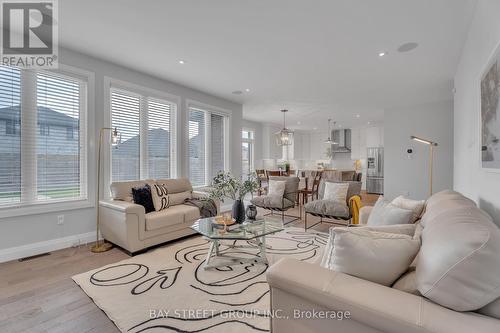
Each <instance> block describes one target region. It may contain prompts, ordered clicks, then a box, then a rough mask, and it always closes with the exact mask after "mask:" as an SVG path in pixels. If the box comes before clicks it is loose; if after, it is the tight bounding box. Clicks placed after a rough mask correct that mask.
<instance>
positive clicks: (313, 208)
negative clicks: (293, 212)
mask: <svg viewBox="0 0 500 333" xmlns="http://www.w3.org/2000/svg"><path fill="white" fill-rule="evenodd" d="M304 209H305V211H306V212H307V213H313V214H319V215H325V216H337V217H345V218H349V216H350V214H349V207H347V205H346V204H345V201H332V200H314V201H311V202H308V203H306V204H305V205H304Z"/></svg>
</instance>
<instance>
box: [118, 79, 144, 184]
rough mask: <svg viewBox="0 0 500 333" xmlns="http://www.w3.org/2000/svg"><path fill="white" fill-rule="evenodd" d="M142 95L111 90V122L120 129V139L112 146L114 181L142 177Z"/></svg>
mask: <svg viewBox="0 0 500 333" xmlns="http://www.w3.org/2000/svg"><path fill="white" fill-rule="evenodd" d="M140 112H141V109H140V96H138V95H134V94H132V93H128V92H125V91H121V90H116V89H113V90H112V91H111V123H112V126H111V127H113V128H115V127H116V128H117V129H119V131H120V132H119V133H120V141H121V142H119V143H118V144H117V145H115V146H114V147H113V148H112V153H111V156H112V178H113V181H121V180H137V179H140V178H141V176H140V165H139V163H140V155H139V149H140V132H139V122H140V121H139V114H140Z"/></svg>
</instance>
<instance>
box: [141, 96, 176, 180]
mask: <svg viewBox="0 0 500 333" xmlns="http://www.w3.org/2000/svg"><path fill="white" fill-rule="evenodd" d="M147 107H148V121H147V123H148V146H147V150H148V169H149V173H148V177H149V178H155V179H159V178H170V177H171V172H170V171H171V170H170V169H171V157H172V156H171V153H172V141H173V140H172V138H173V137H174V136H173V135H172V126H171V125H172V124H171V119H170V118H171V113H172V105H171V104H170V103H168V102H165V101H161V100H158V99H154V98H148V100H147Z"/></svg>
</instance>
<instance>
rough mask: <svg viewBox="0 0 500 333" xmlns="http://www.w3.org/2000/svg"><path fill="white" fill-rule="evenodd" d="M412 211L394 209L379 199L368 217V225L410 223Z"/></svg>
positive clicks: (382, 199) (391, 205) (388, 203)
mask: <svg viewBox="0 0 500 333" xmlns="http://www.w3.org/2000/svg"><path fill="white" fill-rule="evenodd" d="M412 217H413V211H412V210H409V209H404V208H400V207H396V206H394V205H393V204H391V203H390V202H388V201H386V200H384V198H383V197H380V198H379V199H378V200H377V202H376V203H375V206H373V209H372V212H371V213H370V216H369V217H368V222H367V224H368V225H390V224H408V223H412Z"/></svg>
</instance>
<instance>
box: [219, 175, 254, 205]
mask: <svg viewBox="0 0 500 333" xmlns="http://www.w3.org/2000/svg"><path fill="white" fill-rule="evenodd" d="M258 188H259V184H258V182H257V175H256V174H251V175H249V176H248V179H247V180H244V181H242V180H240V179H238V178H236V177H234V176H233V175H232V174H231V173H230V172H223V171H219V173H217V175H216V176H215V177H214V179H213V180H212V185H211V189H210V198H211V199H217V200H220V201H222V202H224V199H225V198H229V199H232V200H238V199H243V198H244V197H245V195H247V194H248V193H253V192H255V191H257V189H258Z"/></svg>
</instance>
